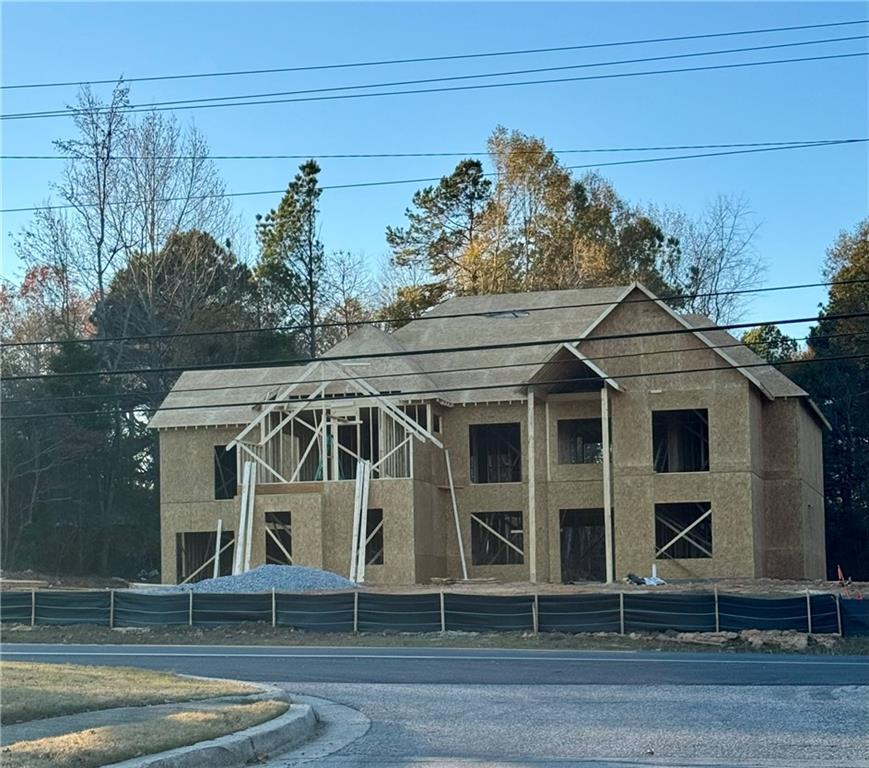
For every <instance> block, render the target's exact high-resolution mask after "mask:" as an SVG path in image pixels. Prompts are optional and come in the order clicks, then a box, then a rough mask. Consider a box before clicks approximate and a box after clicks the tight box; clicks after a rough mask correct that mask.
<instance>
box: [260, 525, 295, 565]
mask: <svg viewBox="0 0 869 768" xmlns="http://www.w3.org/2000/svg"><path fill="white" fill-rule="evenodd" d="M266 534H267V535H269V536H271V537H272V541H274V543H275V544H277V545H278V547H279V549H280V550H281V552H283V553H284V557H286V558H287V562H288V563H289V564H290V565H292V564H293V556H292V555H291V554H290V553H289V552H287V549H286V547H285V546H284V545H283V544H281V540H280V539H279V538H278V536H277V534H276V533H275V532H274V531H273V530H272V529H271V528H269V527H268V525H266Z"/></svg>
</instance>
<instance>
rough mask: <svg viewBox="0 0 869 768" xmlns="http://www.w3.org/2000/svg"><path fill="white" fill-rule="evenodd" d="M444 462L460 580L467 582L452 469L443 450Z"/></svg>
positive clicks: (466, 565)
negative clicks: (457, 543) (458, 560)
mask: <svg viewBox="0 0 869 768" xmlns="http://www.w3.org/2000/svg"><path fill="white" fill-rule="evenodd" d="M444 460H445V461H446V463H447V481H448V482H449V484H450V501H451V502H452V505H453V520H454V521H455V524H456V538H457V539H458V542H459V559H461V561H462V578H463V579H464V580H465V581H467V580H468V564H467V562H466V560H465V543H464V542H463V541H462V526H461V524H460V522H459V506H458V504H456V486H455V485H454V484H453V467H452V464H451V462H450V452H449V450H448V449H447V448H444Z"/></svg>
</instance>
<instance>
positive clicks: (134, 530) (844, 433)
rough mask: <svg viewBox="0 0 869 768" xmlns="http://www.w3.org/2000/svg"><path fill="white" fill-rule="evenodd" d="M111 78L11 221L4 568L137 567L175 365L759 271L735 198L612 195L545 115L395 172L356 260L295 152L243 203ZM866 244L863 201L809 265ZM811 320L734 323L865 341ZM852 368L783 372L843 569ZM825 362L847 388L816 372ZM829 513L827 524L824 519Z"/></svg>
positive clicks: (178, 131)
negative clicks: (822, 440) (551, 292)
mask: <svg viewBox="0 0 869 768" xmlns="http://www.w3.org/2000/svg"><path fill="white" fill-rule="evenodd" d="M128 96H129V94H128V91H127V88H126V87H124V86H119V87H117V88H116V89H115V90H114V92H113V93H112V95H111V97H110V98H109V99H108V100H107V101H101V100H100V99H99V98H97V97H96V96H95V95H94V94H93V93H92V92H90V91H89V90H87V89H84V90H82V91H81V93H80V96H79V100H78V104H77V110H76V112H75V113H74V115H75V116H74V121H75V131H74V136H73V137H72V138H70V139H66V140H60V141H58V142H56V145H57V148H58V149H59V150H60V151H61V152H62V153H63V154H64V155H67V156H69V158H70V159H69V160H68V161H67V162H66V164H65V167H64V170H63V172H62V173H61V175H60V177H59V178H58V180H57V182H56V183H55V184H54V185H53V189H52V191H53V199H52V201H51V202H50V204H46V205H45V206H44V207H42V208H41V209H39V210H38V211H37V212H36V213H35V214H34V216H33V218H32V220H31V221H30V222H29V224H28V225H27V226H26V227H24V228H23V229H22V230H21V231H20V232H18V233H16V234H15V236H14V237H13V244H14V247H15V249H16V252H17V254H18V256H19V257H20V259H21V261H22V263H23V265H24V273H23V276H22V279H21V281H20V283H17V284H15V285H12V284H7V285H4V286H3V288H2V291H0V313H2V338H3V342H4V343H9V344H14V345H16V346H8V347H5V348H4V350H3V370H4V380H3V384H2V396H3V403H2V406H3V417H4V418H3V419H2V503H3V519H2V552H0V556H2V562H3V567H4V568H5V569H7V570H21V569H25V568H32V569H35V570H41V571H48V572H55V573H82V574H84V573H94V574H103V575H122V576H128V577H130V576H137V575H139V574H140V573H142V572H149V571H153V570H154V569H155V568H156V567H157V563H158V562H159V509H158V506H159V493H158V483H159V474H158V466H159V456H158V447H157V442H156V439H155V437H156V436H155V435H154V434H153V433H152V432H151V431H150V430H148V429H147V428H146V427H147V414H148V413H149V412H150V411H151V410H153V409H154V408H156V407H157V406H158V405H159V404H160V402H161V401H162V399H163V397H164V396H165V394H166V392H167V391H168V389H169V388H170V387H171V386H172V384H173V383H174V381H175V380H176V379H177V377H178V376H179V375H180V373H181V371H182V370H183V369H184V368H186V367H190V366H197V365H233V364H238V363H250V364H257V363H269V364H279V363H281V362H292V361H293V360H296V359H299V358H304V357H311V356H315V355H317V354H319V353H320V352H322V351H323V350H324V349H327V348H328V347H330V346H332V345H333V344H334V343H335V342H337V341H338V340H340V339H341V338H343V337H345V336H346V335H347V334H349V333H351V332H352V331H353V330H354V329H355V328H356V327H358V326H359V324H360V323H363V322H377V323H379V324H381V325H382V327H384V328H393V327H397V326H399V325H401V324H402V323H404V322H407V321H408V320H410V319H412V318H414V317H418V316H419V315H420V314H422V313H423V312H424V311H425V310H426V309H427V308H429V307H430V306H433V305H434V304H436V303H438V302H440V301H442V300H444V299H445V298H447V297H450V296H454V295H461V294H469V293H491V292H508V291H511V292H512V291H525V290H528V291H533V290H546V289H553V288H572V287H585V286H595V285H614V284H626V283H629V282H631V281H633V280H640V281H642V282H644V283H646V284H647V285H649V286H650V287H651V288H652V289H653V290H656V291H657V292H658V293H659V294H661V295H667V296H673V297H675V298H673V299H671V303H673V304H674V306H677V307H678V308H680V309H683V310H684V311H693V312H699V313H703V314H706V315H709V316H710V317H712V318H713V319H714V320H717V321H719V322H726V321H730V320H734V319H736V318H738V317H739V316H740V313H741V312H742V311H743V310H744V308H745V304H746V299H745V295H744V294H738V293H727V292H728V291H733V290H738V289H741V288H749V287H756V285H757V284H758V283H759V282H760V280H761V279H762V276H763V260H762V258H760V256H759V254H758V253H757V251H756V248H755V245H754V234H755V231H756V225H755V224H754V220H753V217H752V214H751V211H750V209H749V207H748V205H747V203H746V202H745V201H744V200H741V199H733V198H726V197H721V198H719V199H717V200H715V201H714V202H713V203H712V204H710V205H709V206H708V207H707V209H706V210H705V211H704V212H703V213H702V214H701V215H700V216H699V217H696V218H691V217H688V216H686V215H684V214H682V213H680V212H678V211H672V210H667V209H662V208H655V207H652V206H637V205H632V204H630V203H628V202H627V201H625V200H624V199H622V198H621V197H620V196H619V195H618V194H617V192H616V190H615V189H614V188H613V186H612V185H611V184H610V183H609V182H608V181H607V180H606V179H604V178H602V177H601V176H599V175H597V174H594V173H586V174H584V175H582V176H580V177H576V176H574V175H573V174H572V173H571V171H570V169H569V168H566V167H565V166H564V165H563V164H562V163H561V162H560V161H559V159H558V158H557V157H556V156H555V154H554V153H553V152H552V151H551V150H550V149H549V148H548V147H547V146H546V145H545V144H544V142H543V141H542V140H541V139H539V138H537V137H533V136H527V135H524V134H521V133H519V132H516V131H508V130H506V129H504V128H497V129H496V130H495V131H494V132H493V134H492V135H491V137H490V138H489V142H488V149H489V164H488V167H489V170H488V171H487V170H486V168H484V166H483V164H482V163H481V162H480V161H478V160H476V159H465V160H462V161H461V162H459V163H458V164H457V165H456V167H455V169H454V170H453V171H452V172H450V173H449V174H448V175H446V176H445V177H444V178H443V179H441V181H440V182H439V183H438V184H436V185H433V186H431V187H426V188H424V189H420V190H418V191H417V192H416V193H415V194H414V195H413V196H412V200H411V203H410V205H409V207H408V209H407V211H406V212H405V216H404V221H403V222H402V223H398V222H396V226H390V227H387V228H386V232H385V237H386V243H387V245H388V253H387V254H386V255H385V258H384V261H383V263H382V264H381V265H379V267H378V268H376V269H374V270H372V269H371V267H370V265H369V264H367V263H366V261H365V259H363V258H362V256H361V255H359V254H358V253H354V252H353V251H352V250H346V249H329V248H328V247H327V245H326V244H324V243H323V242H322V241H321V239H320V232H321V224H322V222H321V220H320V211H319V201H320V196H321V192H322V190H321V187H320V183H319V174H320V168H319V166H318V164H317V163H316V162H315V161H314V160H310V161H307V162H305V163H303V164H302V165H301V166H300V167H299V169H298V172H297V173H296V174H295V176H294V177H293V178H292V180H291V181H290V183H289V185H288V187H287V191H286V193H285V194H284V196H283V198H282V199H281V201H280V203H279V205H278V206H277V207H276V208H274V209H273V210H271V211H268V212H266V213H265V214H264V215H262V216H258V217H257V221H256V222H243V221H240V220H239V219H238V218H237V217H235V216H234V214H233V211H232V208H231V205H230V203H229V198H227V197H226V196H225V188H224V184H223V181H222V179H221V177H220V174H219V173H218V171H217V169H216V167H215V165H214V163H213V162H212V161H211V160H210V159H209V153H208V146H207V142H206V140H205V137H204V136H203V135H202V134H201V133H199V132H198V131H197V130H196V129H195V128H193V127H188V126H183V125H181V124H179V123H178V122H177V121H176V120H174V119H173V118H167V117H164V116H162V115H159V114H156V113H155V114H146V115H144V116H142V117H141V118H139V119H136V118H135V117H133V116H132V115H131V114H129V113H128V110H127V107H128V104H129V102H128ZM58 206H60V207H58ZM251 245H252V246H253V247H251ZM865 251H866V227H865V225H864V226H863V228H861V229H859V230H857V231H856V232H855V234H854V235H852V236H844V237H843V239H842V241H841V242H840V243H839V244H838V245H837V246H836V248H835V249H834V250H833V251H831V255H830V256H829V259H828V267H827V272H828V275H829V276H835V275H841V274H852V273H855V272H857V273H861V271H862V274H865V272H866V270H867V263H866V256H865ZM855 254H857V255H856V256H855ZM861 254H862V255H861ZM860 259H862V261H861V260H860ZM860 290H863V291H864V293H863V294H862V296H860V295H852V294H850V293H846V292H842V291H837V290H833V291H832V292H831V294H830V300H829V303H828V305H827V307H826V308H825V313H826V314H834V313H837V312H840V311H842V310H841V309H839V308H840V307H841V306H846V305H847V306H852V305H859V304H860V303H861V302H862V305H863V307H864V308H865V307H866V306H867V301H866V299H867V297H866V294H865V288H862V287H861V288H860ZM722 292H724V293H722ZM825 322H827V323H828V324H829V323H841V321H824V319H823V315H822V318H821V319H820V320H819V324H818V327H817V329H816V331H814V332H813V339H812V340H811V341H810V343H809V348H808V351H803V352H800V351H799V350H798V349H797V348H796V344H795V343H794V342H792V344H793V348H791V346H789V344H788V342H787V339H784V338H781V337H775V336H770V332H768V331H767V332H764V333H763V334H761V333H760V332H759V331H758V332H757V333H756V334H755V336H758V338H754V337H752V338H750V339H749V340H750V341H751V342H752V344H753V346H755V347H756V348H757V349H759V350H761V351H762V352H764V353H766V354H768V355H770V357H771V358H773V359H774V355H775V354H782V355H786V356H787V357H789V358H790V357H793V356H794V355H798V354H809V355H811V354H817V355H819V356H827V355H835V354H837V353H836V350H837V349H840V348H841V347H840V346H837V345H841V344H850V345H854V344H856V345H857V346H858V347H859V344H860V343H862V344H863V347H862V349H864V350H865V345H866V337H865V336H864V337H858V336H849V337H844V336H836V335H835V334H832V335H831V333H830V332H828V330H827V325H825ZM854 322H857V323H859V322H863V323H864V325H863V326H862V327H863V328H865V320H862V321H860V320H856V321H854ZM835 327H836V328H838V327H839V325H836V326H835ZM853 327H860V326H853V324H852V325H849V326H848V328H853ZM245 329H268V330H266V331H260V332H244V331H245ZM861 338H862V342H861V341H860V339H861ZM836 339H838V341H836ZM48 340H51V341H52V342H54V343H51V344H45V343H41V342H46V341H48ZM848 348H849V349H851V348H852V347H850V346H849V347H848ZM865 370H866V368H865V364H864V362H863V361H862V360H857V359H855V360H853V361H851V362H850V363H849V364H845V363H844V362H843V364H842V366H841V367H838V368H836V369H835V370H834V369H832V368H828V367H827V366H820V365H813V366H805V367H804V372H801V377H802V378H801V383H803V386H805V387H807V388H808V389H809V390H810V391H811V392H812V393H813V394H814V395H815V396H816V397H817V399H818V401H819V403H820V404H821V406H822V408H824V410H825V412H827V413H828V416H829V417H830V418H831V421H833V422H834V430H833V431H832V432H831V433H830V434H829V435H828V436H827V446H826V447H827V475H828V479H827V485H828V487H827V491H828V493H827V495H828V515H829V519H830V521H831V524H832V525H833V526H835V528H836V530H840V529H841V530H846V531H848V540H847V542H845V543H843V547H844V549H843V550H842V551H841V553H840V552H839V551H838V550H835V549H833V550H832V551H833V553H835V555H836V558H837V561H838V559H841V560H842V561H843V563H844V564H846V566H847V567H848V568H850V570H851V571H852V572H854V573H855V574H856V573H858V569H859V567H860V566H859V560H860V558H859V555H860V551H861V550H860V547H861V546H862V547H863V550H862V552H863V554H865V551H866V549H865V548H866V545H867V541H869V538H867V532H869V522H867V519H866V516H867V494H866V491H867V488H866V482H867V481H866V476H867V473H866V469H867V467H866V461H867V455H869V448H867V445H866V441H867V436H869V425H867V423H866V416H867V412H869V408H866V407H865V405H866V392H867V389H869V388H867V386H866V380H865ZM825 371H829V373H830V376H829V377H827V376H826V375H825V373H824V372H825ZM803 373H804V375H803ZM27 376H39V377H41V378H22V377H27ZM848 377H850V378H848ZM845 380H847V381H848V382H850V383H852V384H853V389H852V390H850V389H849V390H848V392H849V393H850V394H849V395H848V396H847V397H845V396H844V395H843V393H839V394H836V393H837V392H838V391H839V387H840V386H841V382H842V381H845ZM834 382H836V386H835V387H834V386H833V385H834ZM825 387H826V388H825ZM840 395H841V396H840ZM861 406H863V407H862V414H861ZM861 471H862V474H861ZM830 533H831V535H830V536H829V537H828V540H829V541H830V542H831V547H833V548H834V547H835V546H838V544H836V543H835V542H839V541H840V539H841V537H840V536H839V535H838V533H836V531H832V530H831V532H830ZM846 550H847V551H846ZM863 567H864V569H865V558H864V565H863ZM863 573H864V574H865V570H864V571H863Z"/></svg>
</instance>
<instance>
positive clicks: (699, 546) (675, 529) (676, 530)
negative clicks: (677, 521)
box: [653, 517, 712, 567]
mask: <svg viewBox="0 0 869 768" xmlns="http://www.w3.org/2000/svg"><path fill="white" fill-rule="evenodd" d="M655 522H656V523H661V525H663V526H665V527H667V528H669V529H670V530H671V531H673V533H682V529H681V528H678V527H677V526H675V525H673V523H671V522H670V521H669V520H664V519H663V518H658V517H656V518H655ZM685 538H686V539H687V540H688V541H690V542H691V543H692V544H693V545H694V546H695V547H697V549H699V550H700V551H701V552H702V553H703V554H704V555H706V556H707V557H712V552H710V551H709V550H708V549H706V547H704V546H703V544H701V543H700V542H699V541H697V539H695V538H694V537H693V536H690V535H688V534H687V533H686V534H685ZM653 567H654V566H653Z"/></svg>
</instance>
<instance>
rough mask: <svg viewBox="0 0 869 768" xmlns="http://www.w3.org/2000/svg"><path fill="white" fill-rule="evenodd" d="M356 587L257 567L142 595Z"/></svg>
mask: <svg viewBox="0 0 869 768" xmlns="http://www.w3.org/2000/svg"><path fill="white" fill-rule="evenodd" d="M355 586H356V585H355V584H354V583H353V582H352V581H350V579H345V578H344V577H343V576H339V575H338V574H337V573H332V572H331V571H323V570H320V569H319V568H306V567H305V566H304V565H261V566H259V567H258V568H252V569H251V570H249V571H248V572H247V573H240V574H238V575H237V576H219V577H218V578H216V579H204V580H203V581H197V582H194V583H193V584H179V585H177V586H165V585H163V586H159V587H154V588H153V589H144V590H142V591H146V592H152V593H153V592H233V593H250V592H271V591H272V590H273V589H274V590H275V591H276V592H316V591H319V590H329V589H342V590H346V589H353V588H354V587H355Z"/></svg>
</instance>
